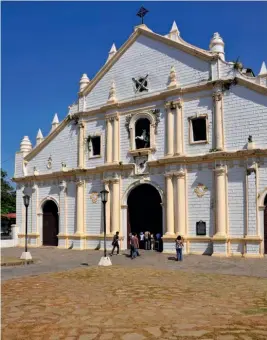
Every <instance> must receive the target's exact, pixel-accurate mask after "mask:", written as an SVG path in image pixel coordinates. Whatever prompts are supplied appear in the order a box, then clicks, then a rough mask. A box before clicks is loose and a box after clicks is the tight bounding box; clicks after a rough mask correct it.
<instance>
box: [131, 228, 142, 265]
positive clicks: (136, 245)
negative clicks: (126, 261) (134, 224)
mask: <svg viewBox="0 0 267 340" xmlns="http://www.w3.org/2000/svg"><path fill="white" fill-rule="evenodd" d="M132 242H133V253H132V259H134V258H135V257H136V256H140V255H139V252H138V248H139V240H138V237H137V234H136V233H135V234H133V238H132Z"/></svg>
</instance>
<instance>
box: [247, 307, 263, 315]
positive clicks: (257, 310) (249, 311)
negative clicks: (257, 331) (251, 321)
mask: <svg viewBox="0 0 267 340" xmlns="http://www.w3.org/2000/svg"><path fill="white" fill-rule="evenodd" d="M243 313H244V314H247V315H252V314H264V313H266V314H267V307H259V308H253V309H246V310H244V311H243Z"/></svg>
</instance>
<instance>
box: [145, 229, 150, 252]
mask: <svg viewBox="0 0 267 340" xmlns="http://www.w3.org/2000/svg"><path fill="white" fill-rule="evenodd" d="M149 249H150V232H149V231H146V232H145V250H149Z"/></svg>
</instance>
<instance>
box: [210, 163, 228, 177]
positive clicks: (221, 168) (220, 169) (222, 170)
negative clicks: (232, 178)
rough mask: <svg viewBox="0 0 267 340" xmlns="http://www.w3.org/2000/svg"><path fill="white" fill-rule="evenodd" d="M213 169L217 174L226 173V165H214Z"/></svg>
mask: <svg viewBox="0 0 267 340" xmlns="http://www.w3.org/2000/svg"><path fill="white" fill-rule="evenodd" d="M213 171H214V172H215V173H216V175H217V176H222V175H224V174H226V166H225V165H219V166H216V168H215V169H213Z"/></svg>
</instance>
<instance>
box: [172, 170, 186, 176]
mask: <svg viewBox="0 0 267 340" xmlns="http://www.w3.org/2000/svg"><path fill="white" fill-rule="evenodd" d="M173 175H174V176H175V177H178V178H184V177H185V171H184V169H179V170H178V171H176V172H174V173H173Z"/></svg>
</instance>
